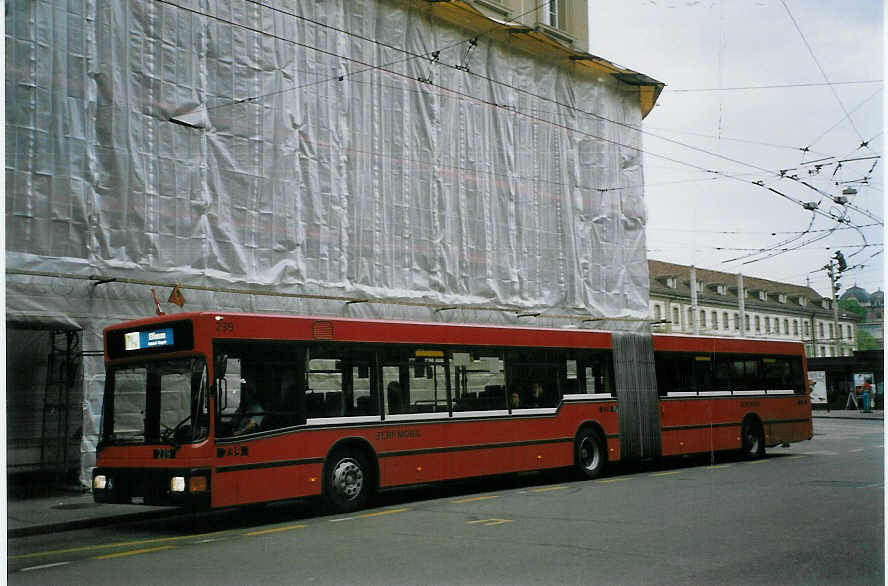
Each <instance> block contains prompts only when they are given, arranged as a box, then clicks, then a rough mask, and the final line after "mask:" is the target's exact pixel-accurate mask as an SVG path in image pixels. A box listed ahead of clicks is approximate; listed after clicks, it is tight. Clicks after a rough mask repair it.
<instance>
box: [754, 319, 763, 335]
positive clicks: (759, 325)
mask: <svg viewBox="0 0 888 586" xmlns="http://www.w3.org/2000/svg"><path fill="white" fill-rule="evenodd" d="M761 331H762V320H761V318H760V317H759V316H755V333H757V334H760V333H761Z"/></svg>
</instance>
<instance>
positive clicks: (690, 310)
mask: <svg viewBox="0 0 888 586" xmlns="http://www.w3.org/2000/svg"><path fill="white" fill-rule="evenodd" d="M685 327H686V328H687V329H689V330H690V329H693V328H694V309H693V308H691V307H689V308H688V323H686V324H685Z"/></svg>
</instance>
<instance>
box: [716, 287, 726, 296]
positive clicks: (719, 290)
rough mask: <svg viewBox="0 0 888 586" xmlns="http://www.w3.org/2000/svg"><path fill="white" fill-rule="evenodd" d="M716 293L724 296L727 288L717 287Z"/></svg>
mask: <svg viewBox="0 0 888 586" xmlns="http://www.w3.org/2000/svg"><path fill="white" fill-rule="evenodd" d="M715 292H716V293H718V294H719V295H724V294H725V286H724V285H716V286H715Z"/></svg>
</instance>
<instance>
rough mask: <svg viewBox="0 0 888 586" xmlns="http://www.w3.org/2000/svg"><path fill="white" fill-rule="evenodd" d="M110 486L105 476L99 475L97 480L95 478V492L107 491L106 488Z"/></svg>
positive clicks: (96, 477)
mask: <svg viewBox="0 0 888 586" xmlns="http://www.w3.org/2000/svg"><path fill="white" fill-rule="evenodd" d="M107 486H108V479H107V478H106V477H105V475H104V474H97V475H96V476H95V478H93V489H94V490H105V487H107Z"/></svg>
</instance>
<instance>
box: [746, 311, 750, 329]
mask: <svg viewBox="0 0 888 586" xmlns="http://www.w3.org/2000/svg"><path fill="white" fill-rule="evenodd" d="M746 331H747V332H748V331H749V316H748V315H747V316H746Z"/></svg>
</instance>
